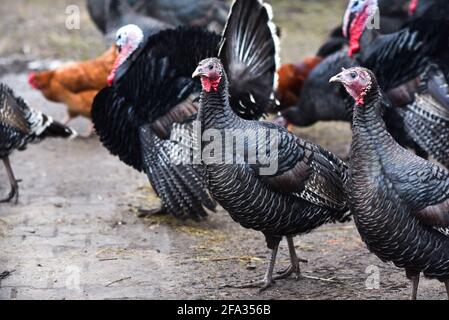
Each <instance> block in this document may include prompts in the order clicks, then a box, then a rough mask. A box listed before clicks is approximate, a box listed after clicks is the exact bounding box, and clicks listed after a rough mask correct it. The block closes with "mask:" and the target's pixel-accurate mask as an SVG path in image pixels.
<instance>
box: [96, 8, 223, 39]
mask: <svg viewBox="0 0 449 320" xmlns="http://www.w3.org/2000/svg"><path fill="white" fill-rule="evenodd" d="M87 8H88V11H89V13H90V16H91V18H92V20H93V21H94V22H95V24H96V26H97V27H98V29H100V31H101V32H102V33H103V34H105V35H107V38H108V39H110V40H112V39H114V36H115V32H116V31H117V30H118V29H119V28H120V27H122V26H124V25H127V24H130V23H133V24H136V25H138V26H139V27H140V28H141V29H142V30H144V32H145V33H154V32H155V31H160V30H162V29H165V28H167V27H170V26H172V27H177V26H192V27H193V26H196V27H204V28H210V29H211V30H214V31H219V32H220V31H221V30H222V29H223V28H224V25H225V23H226V19H227V16H228V12H229V4H228V3H227V2H226V1H224V0H87Z"/></svg>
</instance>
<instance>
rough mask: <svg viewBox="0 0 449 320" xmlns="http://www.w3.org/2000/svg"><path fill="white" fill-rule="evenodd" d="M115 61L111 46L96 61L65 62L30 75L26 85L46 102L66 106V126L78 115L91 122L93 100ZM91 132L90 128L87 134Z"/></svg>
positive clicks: (113, 50) (104, 83) (91, 128)
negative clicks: (59, 103) (39, 94)
mask: <svg viewBox="0 0 449 320" xmlns="http://www.w3.org/2000/svg"><path fill="white" fill-rule="evenodd" d="M116 58H117V49H116V47H115V45H114V46H112V47H111V48H110V49H109V50H108V51H106V52H105V53H103V54H102V55H101V56H99V57H98V58H96V59H93V60H89V61H82V62H72V63H67V64H64V65H62V66H61V67H59V68H57V69H55V70H52V71H42V72H36V73H31V74H30V75H29V78H28V82H29V84H30V85H31V86H32V87H33V88H34V89H37V90H39V91H41V92H42V94H43V95H44V97H45V98H47V99H48V100H50V101H53V102H61V103H64V104H65V105H66V106H67V111H68V116H67V117H66V119H65V121H63V122H64V123H65V124H67V123H68V122H69V121H70V120H72V119H73V118H75V117H78V116H83V117H86V118H89V119H90V118H91V109H92V102H93V100H94V97H95V96H96V95H97V93H98V92H99V91H100V90H101V89H103V88H104V87H106V86H107V85H108V84H107V77H108V75H109V73H110V72H111V70H112V67H113V64H114V61H115V59H116ZM92 131H93V126H92V127H90V128H89V130H88V132H87V134H86V135H87V136H88V135H90V134H91V133H92Z"/></svg>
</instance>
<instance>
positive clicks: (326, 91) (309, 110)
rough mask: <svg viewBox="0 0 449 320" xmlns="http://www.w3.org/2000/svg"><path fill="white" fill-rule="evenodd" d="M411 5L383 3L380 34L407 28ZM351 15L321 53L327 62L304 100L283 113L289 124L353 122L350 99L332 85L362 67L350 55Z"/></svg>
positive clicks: (311, 79)
mask: <svg viewBox="0 0 449 320" xmlns="http://www.w3.org/2000/svg"><path fill="white" fill-rule="evenodd" d="M409 3H410V0H407V1H404V0H397V1H392V0H385V1H379V13H380V30H379V31H380V32H381V33H383V34H389V33H392V32H396V31H398V30H399V29H400V28H401V26H404V24H405V23H406V22H407V21H408V20H409V19H410V17H409V15H408V13H407V11H408V5H409ZM348 8H364V1H359V0H351V1H349V5H348ZM350 12H351V11H350V10H347V11H346V13H345V16H344V19H343V20H344V24H343V25H342V26H340V27H338V28H336V29H335V30H334V31H333V32H332V34H331V36H330V38H329V39H328V40H327V41H326V42H325V43H324V44H323V45H322V47H321V48H320V49H319V50H318V54H317V55H318V56H319V57H322V58H323V61H322V62H321V63H319V64H318V65H317V66H316V67H315V68H314V69H313V70H312V71H311V72H310V74H309V75H308V77H307V79H306V81H305V82H304V86H303V87H302V89H301V92H300V94H298V96H299V97H300V100H299V101H298V103H297V104H296V105H294V106H292V107H290V108H289V109H287V110H285V111H283V112H282V116H283V117H284V118H285V120H286V122H287V123H289V124H293V125H295V126H299V127H305V126H310V125H313V124H315V123H316V122H318V121H347V122H350V121H351V117H352V103H351V101H350V99H341V98H340V97H341V96H342V95H343V93H342V91H341V90H340V88H329V86H328V81H329V79H330V77H332V76H333V75H335V74H336V73H337V72H340V70H341V68H350V67H353V66H356V65H359V62H358V61H357V57H354V56H349V55H348V37H347V35H348V26H350V25H352V22H353V21H354V16H353V15H351V14H350ZM373 13H374V12H373ZM364 45H365V46H367V45H369V41H368V40H366V43H365V44H364ZM348 101H349V102H348Z"/></svg>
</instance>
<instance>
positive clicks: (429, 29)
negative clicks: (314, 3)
mask: <svg viewBox="0 0 449 320" xmlns="http://www.w3.org/2000/svg"><path fill="white" fill-rule="evenodd" d="M425 3H426V6H425V10H424V9H420V10H418V11H417V16H416V17H415V18H414V19H413V20H411V21H410V22H409V23H408V25H407V27H406V28H404V29H403V30H401V31H400V32H398V33H395V34H391V35H384V36H380V35H378V34H376V33H375V31H373V30H366V31H365V33H364V35H363V37H364V38H368V37H371V38H374V40H372V41H371V45H370V46H367V47H365V46H362V48H361V51H360V53H359V57H358V60H359V62H360V64H361V65H362V66H365V67H367V68H370V69H372V70H373V72H374V73H375V75H376V77H377V78H378V81H379V83H380V85H381V87H382V90H384V91H385V93H386V94H385V97H384V100H387V102H386V104H387V105H388V104H390V105H391V106H392V107H393V110H391V111H390V112H392V113H394V114H396V115H397V117H398V118H399V119H400V121H401V122H402V125H403V132H404V134H402V136H404V135H408V136H409V137H410V138H411V139H412V140H413V142H414V144H416V145H417V146H418V147H419V148H420V149H421V150H423V151H424V152H425V153H426V154H428V155H430V156H432V157H433V158H434V159H436V160H437V161H439V162H440V163H442V164H443V165H444V166H446V167H449V90H448V82H447V80H448V76H449V72H448V66H449V63H448V62H447V61H448V57H449V45H448V39H449V2H447V1H444V0H428V1H427V2H425ZM362 41H363V39H362Z"/></svg>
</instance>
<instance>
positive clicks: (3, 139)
mask: <svg viewBox="0 0 449 320" xmlns="http://www.w3.org/2000/svg"><path fill="white" fill-rule="evenodd" d="M75 136H76V132H75V131H74V130H72V129H71V128H69V127H67V126H65V125H62V124H60V123H58V122H56V121H53V120H52V118H50V117H49V116H46V115H45V114H43V113H42V112H40V111H36V110H33V109H31V108H30V107H29V106H28V105H27V104H26V103H25V101H24V100H23V99H21V98H19V97H16V96H15V95H14V93H13V91H12V90H11V89H10V88H9V87H8V86H6V85H5V84H2V83H0V159H2V161H3V164H4V165H5V168H6V171H7V173H8V178H9V182H10V184H11V192H10V193H9V195H8V197H7V198H6V199H4V200H1V201H0V202H9V201H11V200H13V199H15V200H16V203H17V201H18V200H19V185H18V181H17V180H16V178H15V177H14V173H13V170H12V168H11V164H10V161H9V156H10V155H11V153H12V152H14V151H15V150H25V148H26V147H27V145H28V144H29V143H37V142H40V141H41V140H42V139H45V138H47V137H60V138H74V137H75Z"/></svg>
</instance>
